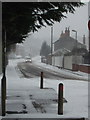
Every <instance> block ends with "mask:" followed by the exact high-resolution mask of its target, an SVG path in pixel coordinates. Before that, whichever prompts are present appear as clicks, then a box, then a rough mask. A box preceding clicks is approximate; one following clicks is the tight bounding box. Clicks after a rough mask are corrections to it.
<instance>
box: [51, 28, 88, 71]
mask: <svg viewBox="0 0 90 120" xmlns="http://www.w3.org/2000/svg"><path fill="white" fill-rule="evenodd" d="M83 39H84V40H83V41H84V44H82V43H80V42H79V41H78V40H76V39H74V38H72V37H71V36H70V30H69V28H66V29H65V32H64V33H63V31H62V33H61V35H60V38H59V39H58V40H57V41H55V42H54V52H53V55H52V65H54V66H57V67H60V68H65V69H71V70H72V69H73V64H82V63H83V61H84V60H83V54H85V52H82V51H83V50H86V45H85V37H84V38H83ZM74 70H77V68H75V67H74Z"/></svg>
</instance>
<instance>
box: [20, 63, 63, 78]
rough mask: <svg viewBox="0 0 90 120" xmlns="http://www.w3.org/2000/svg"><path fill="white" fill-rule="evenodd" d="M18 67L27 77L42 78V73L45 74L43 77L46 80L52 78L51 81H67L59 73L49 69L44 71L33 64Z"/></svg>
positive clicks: (23, 64)
mask: <svg viewBox="0 0 90 120" xmlns="http://www.w3.org/2000/svg"><path fill="white" fill-rule="evenodd" d="M18 67H19V69H20V71H21V72H22V73H23V74H24V76H25V77H31V78H33V77H37V76H38V77H40V75H41V72H43V77H44V78H50V79H58V80H59V79H61V78H62V79H65V78H64V77H62V76H61V75H60V74H59V73H57V72H55V71H52V70H48V69H45V68H44V69H43V68H42V67H39V66H36V65H34V64H32V63H26V62H23V63H19V64H18Z"/></svg>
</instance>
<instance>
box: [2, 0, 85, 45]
mask: <svg viewBox="0 0 90 120" xmlns="http://www.w3.org/2000/svg"><path fill="white" fill-rule="evenodd" d="M82 5H83V3H81V2H45V3H44V2H3V3H2V28H3V30H2V32H3V39H4V36H5V31H6V46H7V47H9V46H10V45H11V44H16V43H21V42H23V41H24V40H25V38H26V37H27V36H28V33H29V32H31V31H33V32H34V31H37V30H38V29H40V28H41V27H42V26H46V24H47V25H52V24H54V22H60V21H61V20H62V18H66V16H65V15H64V13H68V12H70V13H74V12H75V7H80V6H82Z"/></svg>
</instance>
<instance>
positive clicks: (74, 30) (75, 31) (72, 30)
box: [72, 30, 77, 40]
mask: <svg viewBox="0 0 90 120" xmlns="http://www.w3.org/2000/svg"><path fill="white" fill-rule="evenodd" d="M72 31H73V32H75V33H76V38H75V39H76V40H77V31H76V30H72Z"/></svg>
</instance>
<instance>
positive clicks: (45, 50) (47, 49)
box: [40, 41, 51, 57]
mask: <svg viewBox="0 0 90 120" xmlns="http://www.w3.org/2000/svg"><path fill="white" fill-rule="evenodd" d="M50 51H51V49H50V46H49V45H47V43H46V41H44V42H43V43H42V46H41V50H40V56H45V57H47V56H48V54H49V53H50Z"/></svg>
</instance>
